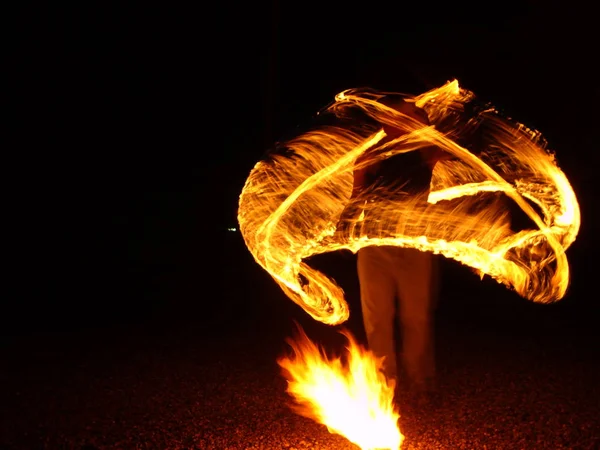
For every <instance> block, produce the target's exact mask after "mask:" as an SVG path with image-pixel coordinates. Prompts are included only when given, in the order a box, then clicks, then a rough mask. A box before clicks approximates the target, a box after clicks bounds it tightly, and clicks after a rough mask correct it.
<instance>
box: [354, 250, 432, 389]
mask: <svg viewBox="0 0 600 450" xmlns="http://www.w3.org/2000/svg"><path fill="white" fill-rule="evenodd" d="M434 258H435V257H434V255H432V254H431V253H428V252H421V251H419V250H415V249H411V248H401V247H388V246H381V247H378V246H370V247H365V248H362V249H360V250H359V251H358V262H357V264H358V279H359V283H360V298H361V306H362V313H363V322H364V327H365V332H366V337H367V343H368V346H369V348H370V349H371V351H372V352H373V353H374V354H375V356H376V357H380V358H381V357H383V358H384V359H383V372H384V374H385V375H386V377H387V378H388V379H394V380H397V379H398V370H399V368H398V364H397V358H396V354H397V350H396V348H397V345H396V342H397V340H396V338H395V333H394V331H395V325H396V324H398V325H399V330H400V338H401V343H402V345H401V356H402V368H403V369H404V372H405V375H406V377H407V381H408V382H409V383H413V384H416V385H422V384H424V383H427V382H429V381H430V380H432V379H433V377H434V376H435V354H434V326H433V325H434V324H433V320H434V309H435V304H436V300H437V267H436V264H435V262H436V261H435V259H434Z"/></svg>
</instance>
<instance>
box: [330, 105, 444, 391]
mask: <svg viewBox="0 0 600 450" xmlns="http://www.w3.org/2000/svg"><path fill="white" fill-rule="evenodd" d="M379 101H380V103H382V104H384V105H386V106H388V107H390V108H393V109H394V110H396V111H398V112H400V113H402V114H404V115H405V116H408V117H410V118H412V119H414V120H416V121H418V122H420V123H422V124H423V125H429V120H428V117H427V113H426V112H425V111H424V110H423V109H421V108H418V107H417V106H416V105H414V103H410V102H408V101H406V100H404V99H402V98H401V97H395V96H387V97H384V98H382V99H380V100H379ZM383 128H384V131H385V132H386V136H385V137H384V138H383V139H382V140H381V141H379V142H378V143H377V144H376V145H375V146H373V147H372V148H370V149H368V150H367V151H365V153H363V155H362V156H361V157H359V158H358V159H357V161H356V162H355V169H354V184H353V190H352V196H351V198H350V201H349V206H348V207H347V208H346V209H345V211H344V213H343V214H342V217H341V220H340V222H339V225H338V231H340V232H341V233H349V232H351V231H350V229H351V227H352V224H353V223H356V220H357V217H358V215H360V214H361V213H363V210H362V208H357V207H356V205H357V201H356V199H357V198H359V197H360V196H361V194H363V193H367V192H372V193H376V192H377V191H378V190H381V191H382V192H386V193H387V194H386V195H389V193H390V192H393V193H394V195H401V196H412V197H413V200H414V201H416V202H425V203H426V202H427V196H428V194H429V189H430V183H431V177H432V173H433V168H434V166H435V164H436V163H437V162H438V161H440V160H441V159H446V155H447V154H446V153H445V152H443V151H442V150H439V149H437V148H435V147H427V148H421V149H418V150H414V151H410V152H407V153H399V154H396V155H394V156H392V157H389V158H387V159H383V160H377V159H376V158H373V154H375V153H376V152H377V151H378V149H381V147H382V146H383V145H385V144H387V143H389V142H390V141H392V140H394V139H397V138H399V137H400V136H402V134H403V131H401V130H399V129H397V128H393V127H390V126H388V125H384V126H383ZM373 159H375V161H371V162H367V163H366V164H365V161H370V160H373ZM358 203H360V199H359V201H358ZM364 213H366V215H365V217H364V220H369V219H368V212H367V211H366V210H365V212H364ZM435 258H436V257H435V256H434V255H433V254H432V253H429V252H421V251H419V250H416V249H413V248H403V247H396V246H374V245H372V246H367V247H363V248H361V249H360V250H359V251H358V263H357V265H358V278H359V283H360V298H361V307H362V313H363V322H364V327H365V332H366V336H367V342H368V345H369V347H370V349H371V350H372V351H373V353H374V354H375V355H376V356H378V357H384V363H383V364H384V366H383V372H384V374H385V376H386V377H387V378H388V379H389V380H394V382H396V381H397V380H398V370H399V367H398V365H397V358H396V339H395V337H394V331H395V323H396V321H398V322H399V326H400V330H401V342H402V352H401V354H402V363H403V364H402V366H403V369H404V373H405V377H403V380H406V381H407V382H408V384H409V386H410V388H411V390H415V391H417V392H420V393H423V394H425V393H430V392H432V391H433V389H434V378H435V358H434V331H433V325H434V324H433V315H434V310H435V304H436V294H437V268H436V265H437V264H436V259H435Z"/></svg>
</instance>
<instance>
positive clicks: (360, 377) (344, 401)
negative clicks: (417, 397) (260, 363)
mask: <svg viewBox="0 0 600 450" xmlns="http://www.w3.org/2000/svg"><path fill="white" fill-rule="evenodd" d="M342 334H344V336H346V338H347V339H348V346H347V348H346V350H347V352H346V353H345V354H344V355H343V358H342V357H335V358H328V357H327V356H326V355H325V352H324V351H323V350H322V349H319V348H318V347H317V346H316V345H315V344H314V343H313V342H311V341H310V340H309V339H308V337H307V336H306V334H304V332H302V331H300V333H299V336H298V338H297V339H296V340H288V342H289V344H290V345H291V347H292V350H293V354H292V355H291V356H290V357H284V358H281V359H280V360H279V361H278V363H279V365H280V366H281V367H282V368H283V369H284V371H285V372H286V378H287V380H288V393H289V394H290V395H291V396H292V397H293V398H294V399H295V400H296V408H295V409H296V410H297V412H298V413H299V414H301V415H303V416H306V417H309V418H311V419H314V420H316V421H317V422H319V423H322V424H324V425H326V426H327V429H328V430H329V432H331V433H335V434H340V435H342V436H344V437H345V438H346V439H348V440H349V441H350V442H353V443H354V444H356V445H358V446H359V447H360V448H361V449H363V450H367V449H393V450H396V449H398V448H400V445H401V443H402V440H403V436H402V434H401V433H400V429H399V428H398V419H399V417H400V415H399V414H398V412H397V411H396V410H395V409H394V406H393V396H394V386H393V384H392V385H389V384H387V383H386V380H385V377H384V376H383V375H382V373H381V372H380V371H379V369H380V368H381V360H380V359H377V358H375V357H374V356H373V354H372V353H371V352H369V351H367V350H365V349H363V348H362V347H360V346H359V345H358V344H357V343H356V342H355V340H354V339H353V338H352V336H351V335H350V334H349V333H347V332H342Z"/></svg>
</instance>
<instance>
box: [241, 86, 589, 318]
mask: <svg viewBox="0 0 600 450" xmlns="http://www.w3.org/2000/svg"><path fill="white" fill-rule="evenodd" d="M383 95H384V94H383V93H379V92H374V91H368V90H357V89H352V90H347V91H344V92H342V93H340V94H338V95H337V96H336V98H335V102H334V103H333V104H332V105H331V106H329V107H328V108H327V109H326V110H325V111H324V113H323V114H322V117H323V116H331V117H335V118H337V119H339V120H338V122H336V124H334V125H324V126H321V127H320V128H316V129H313V130H311V131H309V132H306V133H304V134H301V135H299V136H298V137H296V138H294V139H291V140H290V141H288V142H285V143H284V144H285V145H284V146H285V148H286V152H285V153H280V154H274V155H272V156H271V157H270V158H269V159H268V160H265V161H261V162H259V163H258V164H256V166H255V167H254V169H253V170H252V171H251V173H250V175H249V177H248V179H247V181H246V184H245V186H244V188H243V191H242V193H241V195H240V200H239V211H238V221H239V224H240V231H241V233H242V235H243V237H244V240H245V243H246V245H247V246H248V249H249V250H250V252H251V253H252V255H253V256H254V258H255V259H256V261H257V262H258V264H260V265H261V266H262V267H263V268H264V269H265V270H266V271H267V272H268V273H269V274H270V275H271V276H272V277H273V278H274V280H275V281H276V282H277V283H278V284H279V286H281V288H282V289H283V290H284V292H285V293H286V295H287V296H288V297H289V298H290V299H292V300H293V301H294V302H296V303H297V304H298V305H300V306H301V307H302V308H303V309H304V310H305V311H306V312H307V313H308V314H310V315H311V316H312V317H313V318H314V319H316V320H318V321H321V322H323V323H326V324H339V323H342V322H344V321H345V320H346V319H347V318H348V316H349V311H348V306H347V303H346V301H345V298H344V293H343V291H342V289H341V288H340V287H339V286H338V285H337V284H336V282H335V281H334V280H332V279H331V278H329V277H328V276H326V275H325V274H323V273H321V272H319V271H317V270H315V269H313V268H312V267H310V265H309V264H307V262H306V260H307V259H308V258H310V257H311V256H313V255H317V254H322V253H327V252H333V251H338V250H341V249H349V250H351V251H353V252H356V251H358V250H359V249H360V248H362V247H365V246H369V245H393V246H403V247H414V248H417V249H420V250H422V251H429V252H433V253H438V254H442V255H444V256H445V257H447V258H452V259H454V260H456V261H459V262H461V263H463V264H465V265H466V266H469V267H471V268H472V269H473V270H475V271H476V272H478V273H479V274H481V275H482V276H483V275H484V274H487V275H489V276H491V277H493V278H494V279H496V280H497V281H498V282H501V283H503V284H505V285H506V286H508V287H511V288H512V289H514V290H515V291H516V292H517V293H518V294H519V295H521V296H523V297H524V298H527V299H529V300H531V301H534V302H539V303H549V302H553V301H557V300H560V299H561V298H562V297H563V296H564V294H565V292H566V290H567V287H568V284H569V266H568V261H567V257H566V255H565V250H566V249H567V248H568V247H569V246H570V245H571V244H572V243H573V241H574V240H575V238H576V236H577V233H578V231H579V226H580V212H579V205H578V203H577V199H576V197H575V194H574V192H573V189H572V188H571V185H570V183H569V180H568V179H567V178H566V176H565V175H564V173H563V172H562V171H561V170H560V168H559V167H558V165H557V163H556V161H555V159H554V156H553V155H552V154H551V153H550V152H549V151H547V149H546V144H545V141H544V140H543V138H542V136H541V135H540V133H538V132H536V131H533V130H530V129H528V128H527V127H525V126H524V125H522V124H519V123H516V122H514V121H511V120H508V119H505V118H503V117H501V116H500V115H499V114H498V113H497V112H496V111H495V110H494V109H492V108H489V109H486V110H482V111H480V112H478V113H477V114H476V115H474V116H473V117H471V118H470V119H469V120H468V121H467V122H464V121H463V122H461V117H462V115H461V111H462V110H463V109H464V108H465V105H467V104H468V103H469V102H470V101H471V100H472V99H473V98H474V95H473V93H471V92H469V91H467V90H465V89H462V88H460V87H459V84H458V82H457V81H456V80H455V81H452V82H449V83H447V84H446V85H444V86H441V87H439V88H437V89H433V90H431V91H429V92H426V93H424V94H421V95H418V96H416V97H409V96H407V97H406V99H407V100H408V101H414V102H415V103H416V105H417V106H419V107H422V108H423V109H424V110H425V111H426V112H427V114H428V116H429V120H430V123H431V125H429V126H425V125H423V124H421V123H420V122H418V121H416V120H414V119H412V118H411V117H409V116H407V115H404V114H402V113H400V112H398V111H395V110H393V109H390V108H388V107H386V106H384V105H383V104H382V103H380V102H378V99H379V98H381V97H382V96H383ZM358 113H360V114H362V116H367V117H368V118H370V119H371V120H372V122H373V123H376V124H378V125H376V126H374V125H372V124H371V125H368V124H367V121H362V122H361V121H358V122H357V121H353V122H352V126H347V125H345V124H346V123H348V121H344V120H342V119H343V118H344V117H349V116H353V115H356V114H358ZM383 125H390V126H393V127H394V128H397V129H400V130H402V131H404V132H405V134H403V135H401V136H400V137H398V138H396V139H394V140H392V141H391V142H388V143H387V144H385V145H384V146H382V148H381V149H380V150H379V151H378V152H373V153H375V154H374V155H372V156H369V157H365V158H363V159H364V160H365V164H369V163H372V162H374V161H375V160H378V159H385V158H388V157H390V156H392V155H395V154H398V153H402V152H410V151H415V150H418V149H422V148H425V147H431V146H435V147H438V148H439V149H441V150H442V151H444V152H446V153H447V154H448V155H450V156H451V157H452V159H451V160H447V161H443V162H438V163H437V164H436V165H435V168H434V173H433V178H432V182H431V192H430V194H429V198H428V202H425V203H423V202H417V201H415V200H414V199H411V198H406V197H405V198H400V199H399V198H397V197H398V196H392V195H391V194H390V193H389V192H382V191H379V192H370V193H364V194H361V195H359V196H358V197H357V198H356V199H354V200H353V202H354V206H356V207H357V208H362V210H363V211H364V212H365V213H368V217H369V220H364V217H365V214H361V215H359V216H358V218H357V219H356V221H355V222H354V223H353V224H352V227H351V233H350V234H349V235H342V234H340V233H337V232H336V226H337V223H338V220H339V218H340V216H341V213H342V211H343V210H344V208H345V207H346V206H347V205H348V203H349V199H350V195H351V191H352V183H353V170H354V163H355V161H356V160H357V157H359V156H360V155H362V154H363V153H364V152H365V150H367V149H368V148H369V147H372V146H373V145H374V144H376V143H377V142H379V141H380V140H381V139H382V138H383V137H384V136H385V132H384V131H383V129H382V126H383ZM475 127H477V129H478V130H481V133H480V139H481V143H480V145H479V150H473V151H470V150H469V149H468V148H467V147H469V144H468V141H465V139H462V140H461V137H464V136H466V135H468V132H469V130H470V129H473V128H475ZM509 202H512V203H513V204H514V205H516V206H517V207H518V208H519V209H520V210H521V211H523V213H524V214H525V215H526V216H527V217H529V219H530V222H531V224H532V225H531V227H529V228H527V229H521V230H513V229H512V228H511V215H510V213H509V210H508V209H507V207H506V205H507V204H508V203H509Z"/></svg>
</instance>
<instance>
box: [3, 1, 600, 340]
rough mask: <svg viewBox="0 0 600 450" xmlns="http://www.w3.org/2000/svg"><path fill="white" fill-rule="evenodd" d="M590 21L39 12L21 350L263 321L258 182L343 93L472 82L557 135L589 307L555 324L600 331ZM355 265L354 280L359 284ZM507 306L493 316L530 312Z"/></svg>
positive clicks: (83, 9)
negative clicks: (252, 234)
mask: <svg viewBox="0 0 600 450" xmlns="http://www.w3.org/2000/svg"><path fill="white" fill-rule="evenodd" d="M324 5H327V6H324ZM590 8H591V6H590V7H584V6H582V5H578V4H577V3H575V2H569V3H568V4H565V3H562V2H555V3H553V2H520V3H518V4H517V3H514V4H513V3H509V2H502V3H493V4H486V3H480V4H478V5H475V6H471V5H469V6H467V5H465V6H461V5H460V4H454V3H448V4H445V5H443V6H437V5H434V4H424V3H423V4H421V3H418V4H416V5H412V6H406V5H403V4H402V3H393V4H392V3H390V4H387V3H378V2H369V3H368V4H360V5H355V6H353V5H351V4H350V3H349V2H347V3H346V2H345V3H342V2H339V3H338V2H320V3H317V2H315V3H311V2H301V3H296V2H292V3H287V2H276V1H274V2H273V3H269V2H256V3H254V2H248V3H242V2H239V3H235V2H233V3H222V4H218V5H217V4H216V3H214V4H213V3H204V4H202V5H200V4H197V5H193V6H192V5H191V4H190V5H187V6H177V5H175V4H163V5H159V4H151V3H141V4H139V5H137V6H134V5H132V4H127V5H125V4H117V3H115V4H110V3H103V4H102V5H98V6H94V7H92V6H90V5H89V4H86V5H85V6H69V7H60V6H44V7H41V6H38V7H30V8H29V9H28V10H27V11H25V14H23V15H22V16H19V18H16V19H15V22H14V24H13V25H14V30H15V31H14V33H13V34H12V35H11V36H12V37H11V49H12V50H14V54H13V56H14V60H11V64H10V67H9V68H8V69H9V72H10V73H11V74H13V73H14V74H15V77H14V79H13V80H12V81H11V82H10V83H8V84H7V85H5V89H6V90H7V91H8V93H9V94H10V96H11V97H12V98H14V99H16V102H15V103H14V109H13V110H12V111H9V116H10V117H11V118H12V120H16V124H15V125H14V126H13V127H12V128H11V130H12V131H13V132H14V133H11V135H12V136H14V138H15V139H14V140H12V144H10V145H6V146H5V158H6V159H5V163H6V164H5V166H4V168H5V170H6V171H7V178H6V179H7V180H9V181H10V183H9V185H8V187H7V188H6V190H5V195H6V198H7V203H6V209H5V211H6V215H5V221H6V222H8V223H9V225H10V227H9V229H10V231H8V232H7V234H6V235H5V238H6V242H7V249H8V251H7V252H6V253H5V257H6V259H5V262H7V265H8V266H9V267H10V271H9V272H7V286H8V287H9V289H8V290H7V291H6V293H5V295H4V296H3V299H2V309H3V312H2V315H1V317H2V318H3V323H4V325H3V330H5V331H7V330H8V331H9V332H11V333H36V332H39V331H44V332H45V331H64V330H70V329H73V328H78V329H79V328H88V327H97V326H101V327H105V326H108V327H110V326H113V325H115V324H123V323H130V322H132V321H133V322H136V321H137V322H139V321H143V320H146V319H147V318H161V317H171V318H172V317H175V316H177V317H185V316H188V315H189V313H190V312H194V313H195V316H194V317H195V318H196V320H201V321H206V322H209V321H210V320H212V319H213V318H214V317H216V316H218V315H219V314H222V313H223V310H224V309H225V311H231V310H237V311H238V312H237V314H238V315H239V317H240V319H242V320H251V319H248V317H249V316H248V314H250V313H251V311H253V308H258V310H259V313H260V310H261V308H263V309H265V310H266V309H268V308H271V307H272V303H271V301H274V300H269V299H267V300H260V299H251V298H249V297H251V296H252V295H253V294H252V293H249V291H248V290H245V288H242V287H240V286H246V287H255V286H257V285H261V286H268V288H266V289H270V292H275V291H276V290H277V289H276V288H275V289H272V288H271V286H272V285H274V283H273V282H272V280H270V279H269V278H268V276H266V274H263V273H262V271H261V270H260V269H257V267H256V265H255V264H254V262H253V261H252V260H251V257H250V256H249V254H248V253H247V251H246V250H245V248H244V246H243V243H242V240H241V237H240V236H239V234H238V233H233V232H229V231H227V228H230V227H236V226H237V223H236V211H237V201H238V196H239V193H240V191H241V189H242V186H243V183H244V181H245V178H246V176H247V175H248V173H249V171H250V170H251V168H252V166H253V164H254V163H255V162H256V161H258V160H259V159H260V157H261V156H262V155H263V153H264V151H265V150H266V149H267V148H268V147H269V146H270V145H271V144H272V143H273V142H274V141H275V140H278V139H283V138H285V137H286V136H290V135H293V133H294V132H295V131H296V130H297V129H298V127H299V126H302V125H303V124H305V123H306V121H308V120H310V118H311V116H312V115H313V114H314V113H315V112H316V111H317V110H318V109H319V108H321V107H322V106H324V105H325V104H327V103H328V102H330V101H331V100H332V99H333V96H334V95H335V94H336V93H337V92H339V91H341V90H343V89H347V88H351V87H359V86H370V87H373V88H377V89H384V90H395V91H400V92H408V93H419V92H423V91H425V90H427V89H430V88H433V87H436V86H439V85H441V84H443V83H445V82H446V81H448V80H451V79H454V78H457V79H458V80H459V82H460V83H461V84H462V85H463V86H464V87H466V88H468V89H470V90H473V91H475V93H476V94H477V95H478V96H479V97H480V98H482V99H484V100H488V101H491V102H492V103H494V104H495V105H497V106H498V107H500V108H502V109H503V110H504V111H506V112H507V113H508V114H509V115H511V116H513V117H514V118H516V119H518V120H519V121H521V122H524V123H526V124H527V125H529V126H530V127H532V128H536V129H539V130H540V131H542V132H543V133H544V135H545V136H546V138H547V139H548V140H549V142H550V147H551V148H552V149H553V150H555V151H556V153H557V158H558V161H559V164H560V166H561V168H563V170H564V171H565V173H566V174H567V176H568V177H569V179H570V181H571V182H572V185H573V187H574V189H575V191H576V193H577V195H578V198H579V200H580V206H581V208H582V228H581V232H580V235H579V237H578V239H577V241H576V243H575V244H574V245H573V247H572V248H571V249H570V250H569V254H568V256H569V258H570V261H571V264H572V269H573V274H572V289H571V291H570V293H569V295H568V296H567V298H565V299H564V300H563V301H562V302H560V304H559V305H557V306H556V307H557V308H559V309H557V311H558V313H559V314H571V315H572V316H573V317H576V318H578V319H577V320H579V319H581V320H583V321H587V320H595V318H596V317H597V314H598V307H597V302H596V299H595V294H594V290H595V285H596V282H595V278H596V275H595V269H594V261H595V258H596V256H595V254H596V251H597V237H596V235H595V231H594V230H595V227H596V221H597V219H596V218H597V212H596V211H595V208H594V205H595V198H596V195H597V192H598V187H597V182H596V180H597V178H598V176H597V173H596V171H597V161H598V157H597V140H596V130H597V123H598V120H597V119H598V114H597V102H598V99H599V90H598V87H597V86H598V84H597V80H598V69H597V68H596V64H595V58H594V56H593V55H594V53H595V48H596V46H597V33H596V28H595V27H596V25H595V24H594V23H593V17H594V14H592V12H591V9H590ZM344 258H345V259H344ZM348 258H349V257H348V256H343V257H341V259H342V260H343V261H344V264H345V265H343V266H341V267H344V268H346V269H347V270H345V271H344V274H345V275H341V276H342V277H344V276H345V277H347V279H348V280H352V277H353V276H354V274H353V272H352V270H353V266H352V263H351V261H350V260H349V259H348ZM446 269H447V272H446V275H445V277H446V278H447V279H448V281H449V283H447V286H451V288H446V289H448V290H454V291H458V292H460V293H462V294H460V293H459V294H457V296H458V297H461V296H463V294H464V293H465V292H470V291H473V292H475V291H477V292H484V293H485V292H487V293H490V292H494V293H498V292H500V291H502V292H504V288H502V287H500V286H498V285H497V284H495V283H487V284H486V283H480V282H479V281H478V280H477V279H476V278H475V277H473V276H472V275H471V274H470V272H469V271H468V270H467V269H465V268H461V267H458V266H457V265H453V264H450V263H448V264H447V267H446ZM344 282H346V281H344ZM348 282H349V283H350V282H354V281H348ZM231 289H233V291H232V290H231ZM236 289H238V290H237V291H236ZM225 291H227V292H228V293H229V294H227V295H225V294H223V292H225ZM231 292H235V294H231ZM273 295H276V294H273ZM499 295H500V296H504V297H505V298H504V300H502V301H501V302H499V303H498V304H496V305H495V306H494V308H496V309H495V310H494V311H496V312H497V311H504V312H505V313H506V314H507V315H510V314H511V309H510V308H517V309H519V308H521V309H522V308H524V306H523V304H524V303H525V301H523V300H520V299H517V298H516V297H515V296H513V295H511V294H499ZM258 296H259V295H257V297H258ZM506 298H508V300H506ZM505 300H506V301H505ZM277 301H278V302H279V301H285V300H281V299H280V298H277ZM236 302H237V303H236ZM225 304H226V305H227V306H223V305H225ZM467 304H468V305H471V304H469V303H468V302H463V303H460V302H458V303H457V305H462V306H463V307H465V308H467V306H466V305H467ZM252 305H255V306H252ZM489 305H490V306H489V307H490V308H491V307H492V305H494V304H493V302H492V301H491V300H490V302H489ZM471 306H472V305H471ZM471 306H469V308H470V307H471ZM528 307H529V306H527V308H528ZM479 308H482V307H481V306H479Z"/></svg>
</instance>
